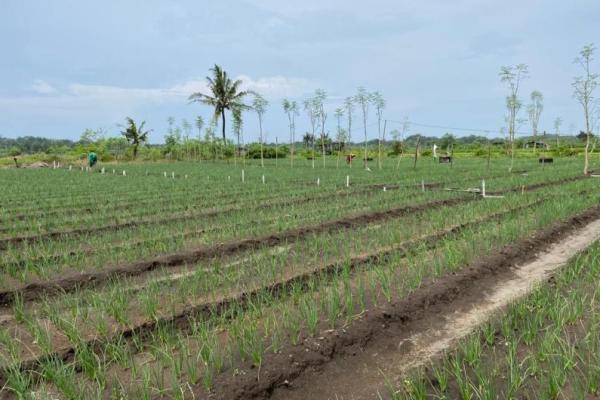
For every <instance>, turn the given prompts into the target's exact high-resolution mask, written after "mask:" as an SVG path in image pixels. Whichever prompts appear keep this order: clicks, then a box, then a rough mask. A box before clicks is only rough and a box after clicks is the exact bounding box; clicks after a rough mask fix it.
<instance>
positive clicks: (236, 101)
mask: <svg viewBox="0 0 600 400" xmlns="http://www.w3.org/2000/svg"><path fill="white" fill-rule="evenodd" d="M210 71H211V72H212V77H211V76H207V77H206V82H207V84H208V89H209V90H210V92H211V93H212V95H207V94H204V93H201V92H196V93H193V94H192V95H191V96H190V97H189V100H190V101H191V102H200V103H203V104H206V105H209V106H211V107H213V108H214V118H215V121H216V119H217V118H218V117H219V116H220V117H221V129H222V133H223V146H225V144H226V137H225V110H229V111H232V110H234V109H248V108H249V106H247V105H246V104H244V102H243V100H244V97H245V96H246V95H248V94H250V93H251V92H249V91H244V90H240V86H241V85H242V81H241V80H239V79H237V80H235V81H234V80H231V78H229V76H228V75H227V72H225V71H224V70H223V69H222V68H221V67H220V66H218V65H216V64H215V66H214V67H212V68H211V69H210Z"/></svg>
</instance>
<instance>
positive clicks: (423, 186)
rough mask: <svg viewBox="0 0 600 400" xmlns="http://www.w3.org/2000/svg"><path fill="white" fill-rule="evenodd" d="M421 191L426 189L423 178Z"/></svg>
mask: <svg viewBox="0 0 600 400" xmlns="http://www.w3.org/2000/svg"><path fill="white" fill-rule="evenodd" d="M421 191H422V192H424V191H425V181H424V180H422V179H421Z"/></svg>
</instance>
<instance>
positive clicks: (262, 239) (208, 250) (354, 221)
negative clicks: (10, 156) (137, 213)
mask: <svg viewBox="0 0 600 400" xmlns="http://www.w3.org/2000/svg"><path fill="white" fill-rule="evenodd" d="M580 179H586V177H585V176H576V177H571V178H565V179H562V180H560V181H554V182H545V183H539V184H534V185H530V186H523V187H522V188H513V189H508V190H506V191H504V192H496V193H506V192H510V191H515V192H518V191H520V190H524V191H533V190H537V189H540V188H543V187H548V186H553V185H560V184H563V183H565V182H571V181H575V180H580ZM490 194H492V193H490ZM479 199H481V197H480V196H472V195H469V196H461V197H456V198H451V199H444V200H436V201H432V202H427V203H421V204H417V205H414V206H403V207H398V208H392V209H388V210H382V211H375V212H369V213H364V214H359V215H355V216H350V217H344V218H339V219H335V220H330V221H326V222H323V223H320V224H315V225H307V226H302V227H298V228H294V229H290V230H287V231H284V232H278V233H272V234H269V235H264V236H258V237H251V238H245V239H240V240H233V241H230V242H225V243H219V244H216V245H212V246H203V247H199V248H197V249H193V250H185V251H180V252H176V253H171V254H166V255H161V256H158V257H155V258H153V259H150V260H143V261H138V262H134V263H129V264H123V265H115V266H110V267H107V268H105V269H103V270H101V271H94V272H82V273H78V274H72V275H68V276H65V277H62V278H59V279H55V280H48V281H34V282H29V283H27V284H25V285H23V286H20V287H16V288H14V289H11V290H5V291H0V306H6V305H10V304H12V302H13V301H14V299H15V296H16V295H17V294H20V295H21V296H22V298H23V299H24V300H26V301H27V300H33V299H37V298H40V297H42V296H46V295H49V294H52V293H65V292H71V291H75V290H78V289H80V288H84V287H93V286H98V285H100V284H103V283H105V282H106V281H108V280H109V279H112V278H117V277H129V276H137V275H142V274H145V273H147V272H149V271H154V270H156V269H158V268H168V267H174V266H181V265H185V264H191V263H195V262H198V261H201V260H206V259H210V258H213V257H216V256H223V255H232V254H236V253H240V252H242V251H246V250H250V249H253V248H257V247H273V246H278V245H280V244H285V243H286V242H287V241H289V240H298V239H301V238H303V237H306V236H308V235H312V234H317V233H323V232H333V231H336V230H341V229H350V228H352V227H354V226H362V225H365V224H369V223H372V222H377V221H383V220H386V219H389V218H398V217H402V216H404V215H409V214H413V213H418V212H421V211H425V210H429V209H433V208H439V207H447V206H453V205H458V204H462V203H467V202H470V201H475V200H479Z"/></svg>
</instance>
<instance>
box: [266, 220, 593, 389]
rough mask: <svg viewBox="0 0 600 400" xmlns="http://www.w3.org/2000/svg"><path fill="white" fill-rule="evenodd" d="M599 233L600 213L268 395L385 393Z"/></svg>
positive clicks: (555, 267)
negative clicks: (402, 324) (420, 316)
mask: <svg viewBox="0 0 600 400" xmlns="http://www.w3.org/2000/svg"><path fill="white" fill-rule="evenodd" d="M599 239H600V219H596V220H594V221H592V222H590V223H588V224H587V225H585V226H584V227H583V228H581V229H578V230H576V231H575V232H573V233H571V234H570V235H568V236H566V237H565V238H563V239H562V240H561V241H560V242H558V243H555V244H553V245H552V246H551V247H550V248H548V249H546V250H544V251H542V252H540V253H539V254H537V255H536V257H535V259H533V260H532V261H529V262H526V263H517V265H516V266H515V267H514V268H512V269H511V270H510V271H506V272H504V273H501V274H499V275H496V276H492V277H490V278H487V279H486V280H487V281H490V282H489V283H490V285H484V284H483V282H478V283H477V284H476V285H473V287H472V288H471V289H467V290H464V291H463V292H462V295H461V296H460V298H458V299H457V300H456V301H454V302H450V303H447V304H446V305H445V307H441V308H440V309H439V310H435V311H436V312H429V313H428V314H427V315H426V316H425V317H424V318H423V319H421V320H420V321H416V322H415V323H413V324H411V325H412V326H410V325H409V326H406V329H405V331H404V332H401V331H395V332H388V334H383V335H381V337H380V338H378V339H377V340H373V341H372V342H370V343H368V345H367V346H365V347H364V348H361V349H356V350H355V351H354V352H352V353H350V354H347V355H345V356H344V357H341V358H339V359H335V360H334V361H333V362H331V363H328V364H325V365H323V366H321V367H318V368H314V369H311V370H310V371H306V372H305V373H304V374H302V375H301V376H300V377H299V378H298V379H297V380H295V381H290V382H289V385H283V386H280V387H278V388H276V389H275V390H274V391H273V393H272V395H271V396H270V398H273V399H307V398H310V399H336V400H342V399H353V400H354V399H380V398H387V397H389V395H388V390H387V389H386V384H392V385H393V386H394V387H399V386H401V381H402V379H403V376H404V374H405V373H406V372H407V371H408V370H410V369H411V368H415V367H418V366H421V365H424V364H426V363H427V362H428V361H430V360H431V359H433V358H435V357H437V356H440V355H441V354H442V353H443V352H444V351H445V350H447V349H450V348H452V347H453V346H454V345H455V344H456V342H457V341H458V340H459V339H461V338H463V337H465V336H466V335H468V334H469V333H471V332H472V331H473V330H474V329H475V328H477V327H478V326H480V325H481V324H482V323H484V322H485V321H487V320H488V319H489V318H490V317H491V316H492V315H494V314H495V313H497V312H499V311H500V310H502V309H504V308H505V307H506V306H507V305H508V304H509V303H510V302H512V301H514V300H515V299H518V298H520V297H523V296H524V295H526V294H527V293H529V292H530V290H531V289H532V288H533V287H535V285H536V284H539V283H540V282H542V281H544V280H545V279H547V278H548V277H549V276H550V275H551V273H552V272H553V271H555V270H556V269H558V268H560V267H562V266H564V265H565V264H566V263H567V262H568V261H569V259H571V258H572V257H574V256H575V255H576V254H577V253H578V252H580V251H582V250H584V249H585V248H587V247H588V246H590V245H591V244H592V243H593V242H594V241H596V240H599ZM491 281H493V282H491ZM481 288H484V289H481ZM476 299H478V300H476ZM431 311H434V310H431ZM380 396H381V397H380ZM266 397H267V396H266Z"/></svg>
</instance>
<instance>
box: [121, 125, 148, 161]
mask: <svg viewBox="0 0 600 400" xmlns="http://www.w3.org/2000/svg"><path fill="white" fill-rule="evenodd" d="M125 120H126V121H127V127H126V128H125V130H124V131H123V132H121V134H122V135H123V136H125V139H127V141H128V142H129V143H131V145H132V146H133V158H136V157H137V152H138V147H139V146H141V145H143V144H144V143H146V141H147V140H148V134H149V133H150V132H151V131H144V125H145V124H146V121H142V123H141V124H140V125H139V126H138V125H136V123H135V121H134V120H133V119H132V118H130V117H127V118H125Z"/></svg>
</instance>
